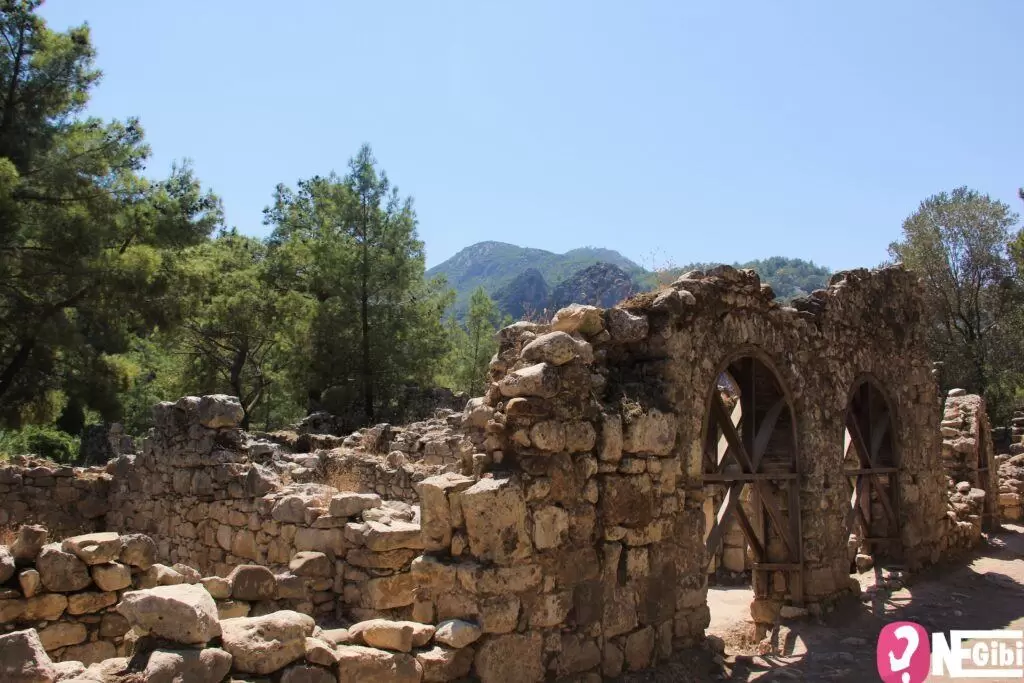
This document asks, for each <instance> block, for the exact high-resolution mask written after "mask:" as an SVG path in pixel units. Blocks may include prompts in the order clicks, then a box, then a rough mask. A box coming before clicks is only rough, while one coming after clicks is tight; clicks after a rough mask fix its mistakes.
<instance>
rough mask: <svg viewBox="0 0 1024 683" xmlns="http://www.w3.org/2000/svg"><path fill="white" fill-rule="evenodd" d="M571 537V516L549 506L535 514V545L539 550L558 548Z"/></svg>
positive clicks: (553, 506)
mask: <svg viewBox="0 0 1024 683" xmlns="http://www.w3.org/2000/svg"><path fill="white" fill-rule="evenodd" d="M568 535H569V514H568V513H567V512H566V511H565V510H563V509H562V508H560V507H557V506H555V505H548V506H546V507H543V508H540V509H539V510H536V511H535V512H534V513H533V544H534V545H535V546H537V549H538V550H547V549H550V548H557V547H558V546H560V545H561V544H562V543H564V542H565V540H566V539H567V538H568Z"/></svg>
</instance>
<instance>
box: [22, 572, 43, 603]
mask: <svg viewBox="0 0 1024 683" xmlns="http://www.w3.org/2000/svg"><path fill="white" fill-rule="evenodd" d="M18 585H19V586H21V594H22V595H24V596H25V597H26V598H31V597H32V596H33V595H35V594H36V593H38V592H39V587H40V586H41V585H42V581H41V579H40V578H39V572H37V571H36V570H35V569H23V570H21V571H20V572H19V573H18Z"/></svg>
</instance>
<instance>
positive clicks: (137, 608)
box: [117, 583, 220, 645]
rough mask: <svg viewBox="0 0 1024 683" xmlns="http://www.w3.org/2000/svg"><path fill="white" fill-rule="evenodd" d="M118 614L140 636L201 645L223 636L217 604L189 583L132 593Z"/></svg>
mask: <svg viewBox="0 0 1024 683" xmlns="http://www.w3.org/2000/svg"><path fill="white" fill-rule="evenodd" d="M117 611H118V612H120V613H121V614H122V615H124V617H125V619H127V620H128V623H129V624H131V626H132V627H133V628H134V629H136V630H137V631H139V632H140V633H143V634H146V633H151V634H153V635H155V636H158V637H160V638H166V639H167V640H171V641H174V642H176V643H184V644H186V645H201V644H203V643H206V642H208V641H209V640H210V639H211V638H213V637H215V636H218V635H220V624H219V623H218V618H217V603H215V602H214V601H213V598H212V597H210V594H209V593H208V592H207V590H206V589H205V588H203V587H202V586H200V585H191V584H187V583H183V584H178V585H175V586H157V587H156V588H148V589H146V590H139V591H129V592H127V593H125V594H124V597H123V598H121V602H120V603H119V604H118V606H117Z"/></svg>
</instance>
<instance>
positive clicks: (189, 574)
mask: <svg viewBox="0 0 1024 683" xmlns="http://www.w3.org/2000/svg"><path fill="white" fill-rule="evenodd" d="M171 569H173V570H174V571H176V572H178V573H179V574H181V578H182V579H183V580H184V583H199V579H201V578H202V576H201V575H200V574H199V570H197V569H195V568H194V567H190V566H188V565H187V564H182V563H181V562H175V563H174V564H172V565H171Z"/></svg>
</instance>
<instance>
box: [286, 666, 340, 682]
mask: <svg viewBox="0 0 1024 683" xmlns="http://www.w3.org/2000/svg"><path fill="white" fill-rule="evenodd" d="M337 681H338V679H337V677H336V676H335V675H334V673H333V672H332V671H330V670H328V669H325V668H324V667H322V666H316V665H314V664H306V663H303V662H300V663H298V664H292V665H290V666H289V667H288V668H286V669H285V670H284V671H282V672H281V680H280V683H337Z"/></svg>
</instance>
